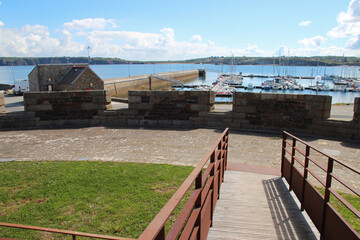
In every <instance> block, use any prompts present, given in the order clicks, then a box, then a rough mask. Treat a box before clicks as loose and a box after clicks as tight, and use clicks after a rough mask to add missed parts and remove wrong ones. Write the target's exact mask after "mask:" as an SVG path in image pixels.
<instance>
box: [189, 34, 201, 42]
mask: <svg viewBox="0 0 360 240" xmlns="http://www.w3.org/2000/svg"><path fill="white" fill-rule="evenodd" d="M191 41H192V42H196V43H200V42H201V41H202V37H201V36H200V35H194V36H192V37H191Z"/></svg>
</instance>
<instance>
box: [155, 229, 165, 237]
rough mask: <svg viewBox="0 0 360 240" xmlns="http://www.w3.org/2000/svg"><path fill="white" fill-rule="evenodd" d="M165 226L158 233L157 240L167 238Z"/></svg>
mask: <svg viewBox="0 0 360 240" xmlns="http://www.w3.org/2000/svg"><path fill="white" fill-rule="evenodd" d="M165 237H166V235H165V226H163V227H162V228H161V230H160V232H159V233H158V234H157V235H156V237H155V240H165Z"/></svg>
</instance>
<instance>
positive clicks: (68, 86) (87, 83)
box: [29, 64, 104, 91]
mask: <svg viewBox="0 0 360 240" xmlns="http://www.w3.org/2000/svg"><path fill="white" fill-rule="evenodd" d="M29 86H30V91H71V90H104V82H103V80H102V79H101V78H100V77H99V76H98V75H97V74H96V73H95V72H94V71H93V70H92V69H91V68H90V67H89V66H88V65H69V64H63V65H61V64H53V65H51V64H39V65H36V67H35V68H34V69H33V70H32V71H31V73H30V74H29Z"/></svg>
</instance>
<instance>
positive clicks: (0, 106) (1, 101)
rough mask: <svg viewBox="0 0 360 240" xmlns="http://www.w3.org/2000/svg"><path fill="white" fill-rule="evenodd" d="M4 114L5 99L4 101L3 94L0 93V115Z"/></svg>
mask: <svg viewBox="0 0 360 240" xmlns="http://www.w3.org/2000/svg"><path fill="white" fill-rule="evenodd" d="M4 112H5V99H4V94H3V93H0V113H4Z"/></svg>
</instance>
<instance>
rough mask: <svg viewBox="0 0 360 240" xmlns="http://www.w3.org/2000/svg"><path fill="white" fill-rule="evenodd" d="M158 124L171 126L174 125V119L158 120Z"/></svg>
mask: <svg viewBox="0 0 360 240" xmlns="http://www.w3.org/2000/svg"><path fill="white" fill-rule="evenodd" d="M158 124H159V125H161V126H170V125H172V120H158Z"/></svg>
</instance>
